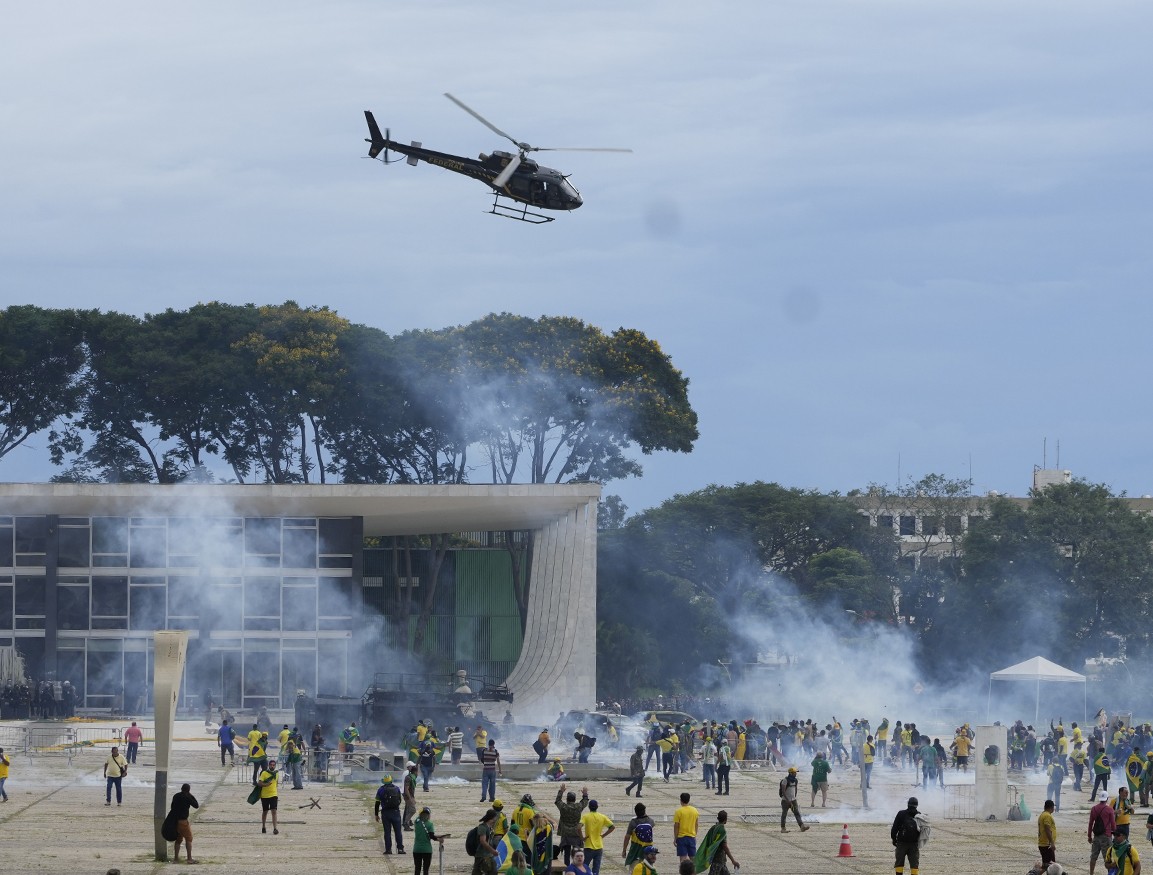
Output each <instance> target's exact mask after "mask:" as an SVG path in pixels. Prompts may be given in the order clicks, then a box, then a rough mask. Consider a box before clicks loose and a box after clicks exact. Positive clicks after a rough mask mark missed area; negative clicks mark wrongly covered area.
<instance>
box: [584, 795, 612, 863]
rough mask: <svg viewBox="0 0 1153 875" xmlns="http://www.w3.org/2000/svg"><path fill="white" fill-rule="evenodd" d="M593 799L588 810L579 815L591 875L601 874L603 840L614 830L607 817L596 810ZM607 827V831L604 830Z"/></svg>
mask: <svg viewBox="0 0 1153 875" xmlns="http://www.w3.org/2000/svg"><path fill="white" fill-rule="evenodd" d="M597 808H598V805H597V801H596V800H595V799H590V800H589V809H588V811H586V812H585V813H584V814H583V815H581V829H582V830H583V831H584V843H585V860H586V861H587V862H588V867H589V869H591V870H592V873H593V875H600V873H601V858H602V857H603V856H604V852H605V841H604V840H605V838H606V837H607V836H608V835H609V834H610V833H611V832H612V831H613V830H614V829H616V825H615V824H614V823H613V822H612V820H610V819H609V817H608V816H607V815H604V814H601V813H600V811H598V810H597ZM605 827H608V829H605Z"/></svg>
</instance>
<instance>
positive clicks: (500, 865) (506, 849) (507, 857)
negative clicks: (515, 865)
mask: <svg viewBox="0 0 1153 875" xmlns="http://www.w3.org/2000/svg"><path fill="white" fill-rule="evenodd" d="M517 851H521V852H522V853H523V852H524V846H523V845H522V844H521V841H520V836H518V835H517V834H516V833H515V832H514V831H513V830H511V829H510V830H509V831H508V832H506V833H505V834H504V835H502V836H501V837H500V841H498V842H497V843H496V861H495V862H496V871H497V872H507V871H508V870H509V869H510V868H511V867H512V855H513V854H514V853H515V852H517Z"/></svg>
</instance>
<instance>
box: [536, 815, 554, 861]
mask: <svg viewBox="0 0 1153 875" xmlns="http://www.w3.org/2000/svg"><path fill="white" fill-rule="evenodd" d="M532 848H533V851H532V871H533V875H548V873H549V870H550V869H551V867H552V824H551V823H549V822H548V820H546V819H545V818H544V817H539V816H538V817H537V818H536V819H535V821H534V827H533V831H532Z"/></svg>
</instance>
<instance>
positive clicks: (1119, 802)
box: [1109, 787, 1133, 839]
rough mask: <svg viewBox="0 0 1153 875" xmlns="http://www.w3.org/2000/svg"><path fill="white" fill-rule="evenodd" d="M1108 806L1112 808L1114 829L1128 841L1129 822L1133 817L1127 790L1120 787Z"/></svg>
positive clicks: (1131, 803)
mask: <svg viewBox="0 0 1153 875" xmlns="http://www.w3.org/2000/svg"><path fill="white" fill-rule="evenodd" d="M1109 805H1111V806H1112V808H1113V814H1114V815H1115V819H1114V822H1115V825H1116V828H1117V829H1119V830H1120V831H1121V832H1122V833H1124V834H1125V838H1126V839H1128V838H1129V820H1130V818H1131V817H1132V815H1133V802H1132V800H1131V799H1130V798H1129V788H1128V787H1122V788H1121V789H1119V790H1118V791H1117V795H1116V796H1114V797H1113V798H1112V799H1110V800H1109Z"/></svg>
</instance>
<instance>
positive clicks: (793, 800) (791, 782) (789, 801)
mask: <svg viewBox="0 0 1153 875" xmlns="http://www.w3.org/2000/svg"><path fill="white" fill-rule="evenodd" d="M797 789H798V786H797V769H796V767H795V766H789V772H788V774H787V775H785V777H783V778H781V786H780V788H779V789H778V790H777V794H778V795H779V796H780V797H781V832H788V829H787V828H786V827H785V821H786V820H787V819H788V817H789V812H790V811H791V812H793V817H795V818H796V819H797V826H799V827H800V828H801V832H807V831H808V829H809V828H808V827H807V826H806V825H805V822H804V821H803V820H801V809H800V807H799V806H798V805H797Z"/></svg>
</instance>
